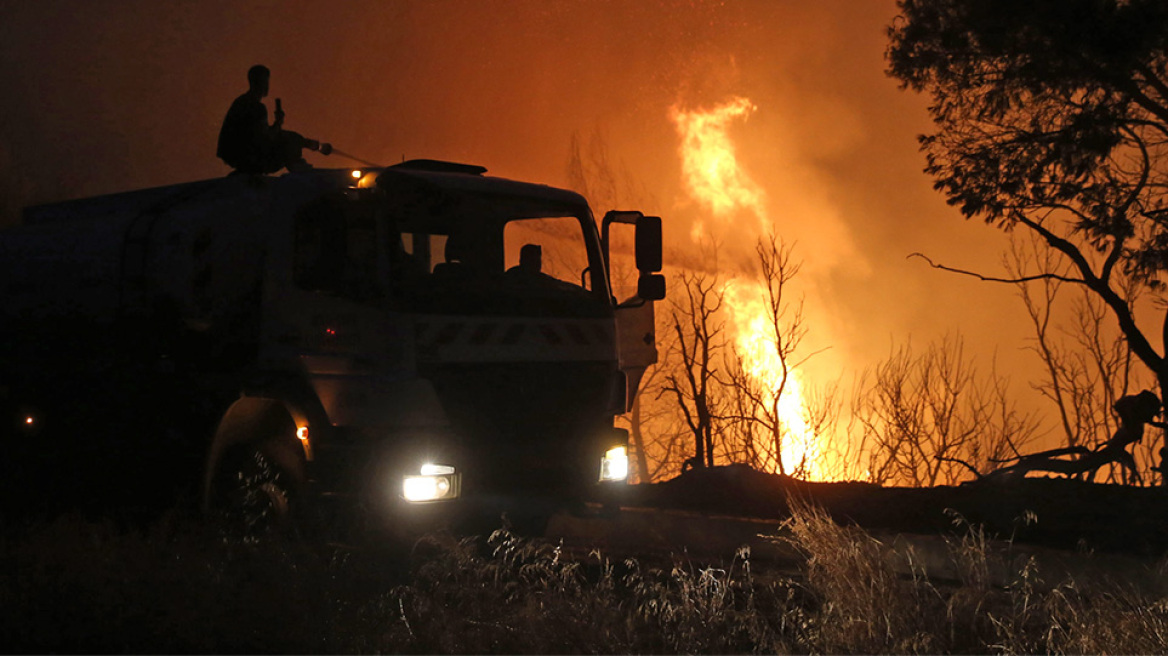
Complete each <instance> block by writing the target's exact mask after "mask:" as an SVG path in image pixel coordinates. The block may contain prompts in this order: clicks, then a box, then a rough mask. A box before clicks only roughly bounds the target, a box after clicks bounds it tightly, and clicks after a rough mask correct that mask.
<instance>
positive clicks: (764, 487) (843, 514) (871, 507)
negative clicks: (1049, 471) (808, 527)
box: [621, 465, 1168, 557]
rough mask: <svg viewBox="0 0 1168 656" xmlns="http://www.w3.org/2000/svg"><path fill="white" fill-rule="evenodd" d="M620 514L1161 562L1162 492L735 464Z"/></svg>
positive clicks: (686, 480)
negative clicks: (782, 471)
mask: <svg viewBox="0 0 1168 656" xmlns="http://www.w3.org/2000/svg"><path fill="white" fill-rule="evenodd" d="M626 492H627V494H625V495H624V497H623V498H622V500H621V505H625V506H630V507H643V508H665V509H674V510H679V511H685V512H690V513H702V514H706V515H717V516H731V517H748V518H755V519H782V518H785V517H787V516H789V514H790V508H791V506H792V505H793V504H800V503H803V504H811V505H817V506H820V507H822V508H823V509H824V510H826V511H827V512H828V513H829V514H830V515H831V516H832V517H833V518H834V519H835V520H836V521H837V522H839V523H844V524H854V525H857V526H860V527H862V528H864V529H865V530H868V531H871V532H888V533H912V534H950V533H955V532H956V533H960V532H961V531H962V530H963V526H967V525H974V526H979V527H981V528H982V529H983V530H984V531H985V532H986V534H987V535H989V536H990V537H993V538H996V539H1003V540H1012V541H1013V542H1015V543H1018V544H1029V545H1036V546H1043V547H1050V548H1056V549H1064V550H1074V551H1079V552H1085V551H1099V552H1108V553H1123V554H1130V555H1136V556H1141V557H1149V556H1150V557H1159V556H1162V555H1164V554H1165V553H1168V521H1166V520H1168V488H1159V487H1154V488H1150V487H1131V486H1123V485H1112V484H1098V483H1087V482H1084V481H1078V480H1071V479H1064V478H1021V479H1014V480H997V481H983V482H974V483H968V484H964V485H957V486H940V487H934V488H898V487H880V486H877V485H871V484H867V483H810V482H805V481H798V480H795V479H792V478H790V477H787V476H781V475H777V474H765V473H762V472H758V471H755V470H753V469H751V468H749V467H746V466H742V465H731V466H726V467H714V468H711V469H699V470H691V471H689V472H687V473H685V474H682V475H681V476H679V477H677V478H675V479H673V480H670V481H666V482H663V483H657V484H653V485H638V486H631V487H629V488H628V490H627V491H626Z"/></svg>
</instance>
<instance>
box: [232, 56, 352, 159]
mask: <svg viewBox="0 0 1168 656" xmlns="http://www.w3.org/2000/svg"><path fill="white" fill-rule="evenodd" d="M271 76H272V73H271V71H269V70H268V67H266V66H262V65H260V64H256V65H255V66H252V67H251V68H250V69H248V71H247V83H248V89H247V93H244V94H243V95H241V96H239V97H238V98H236V99H235V102H233V103H231V108H230V109H228V110H227V115H226V116H224V117H223V127H221V128H220V129H219V149H218V152H217V155H218V156H219V159H222V160H223V161H224V162H227V164H228V165H229V166H231V168H233V169H235V170H236V171H238V172H240V173H275V172H276V171H279V170H280V169H282V168H287V169H288V170H289V171H295V170H298V169H304V168H309V164H308V162H305V161H304V157H303V156H302V155H301V151H302V150H303V149H305V148H308V149H309V150H319V151H321V152H322V153H324V154H325V155H327V154H328V153H329V152H330V151H331V150H332V148H331V147H330V146H329V145H328V144H324V145H323V146H322V145H321V144H320V142H318V141H316V140H313V139H305V138H304V137H303V136H301V135H300V134H298V133H296V132H291V131H289V130H285V129H284V128H283V126H284V110H283V109H282V108H281V107H280V99H279V98H277V99H276V120H275V122H273V123H272V124H271V125H269V124H268V108H267V107H266V106H265V105H264V103H263V98H264V97H266V96H267V95H268V84H269V82H270V80H271Z"/></svg>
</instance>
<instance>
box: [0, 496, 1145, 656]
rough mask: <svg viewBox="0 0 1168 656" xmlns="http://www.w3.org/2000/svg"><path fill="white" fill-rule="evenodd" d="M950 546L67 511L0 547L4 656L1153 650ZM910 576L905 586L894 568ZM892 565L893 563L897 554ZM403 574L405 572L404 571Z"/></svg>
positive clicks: (808, 514)
mask: <svg viewBox="0 0 1168 656" xmlns="http://www.w3.org/2000/svg"><path fill="white" fill-rule="evenodd" d="M965 529H966V532H965V534H964V536H963V537H959V538H954V539H953V540H952V541H951V549H950V556H949V557H950V558H951V559H952V563H951V564H952V569H953V571H956V572H958V579H959V580H958V581H956V582H946V583H938V582H934V581H930V580H928V579H927V578H925V577H924V575H923V574H922V573H921V569H920V568H919V567H917V566H915V565H914V564H913V562H912V554H911V552H910V553H909V554H908V555H907V556H905V555H904V554H903V553H899V554H898V553H894V551H893V550H892V549H891V548H890V547H889V546H888V545H886V544H883V543H881V542H879V541H877V540H876V539H874V538H873V537H872V536H871V535H869V534H867V533H865V532H864V531H861V530H859V529H857V528H853V527H844V526H839V525H837V524H835V523H834V522H832V521H831V520H830V519H829V518H827V517H826V516H825V515H824V514H823V513H822V512H820V511H817V510H815V509H812V508H802V509H800V510H799V511H798V512H797V513H796V515H795V516H794V517H793V518H792V519H791V520H790V521H789V522H788V523H787V526H786V530H785V532H784V535H783V537H782V538H781V539H784V540H788V541H790V543H791V544H793V545H795V546H796V547H798V548H799V549H800V550H802V552H803V553H804V554H805V555H806V563H805V566H804V567H803V569H802V571H801V573H800V574H799V575H797V576H793V577H784V576H779V575H777V574H776V573H774V572H769V571H764V570H763V569H761V568H765V567H767V565H765V564H763V563H757V562H752V561H751V559H750V554H749V552H748V551H747V550H745V549H744V550H740V551H739V552H738V553H737V554H733V555H728V556H727V558H728V560H727V562H726V563H723V564H717V565H711V564H708V563H703V564H695V563H691V562H688V561H686V560H685V559H682V558H675V559H674V561H673V562H672V563H669V564H657V565H653V564H648V563H645V562H639V561H636V560H624V561H618V562H612V561H610V560H608V559H607V558H606V557H605V555H604V554H601V553H595V552H594V553H593V554H591V555H590V556H589V557H587V558H584V559H582V560H580V559H577V560H573V559H569V558H566V557H565V554H564V553H563V552H562V551H561V550H560V549H559V548H558V547H557V546H556V545H554V544H549V543H546V542H543V541H530V540H524V539H520V538H517V537H515V536H513V535H511V534H509V533H507V532H505V531H498V532H496V533H495V534H494V535H492V536H491V537H490V538H489V539H477V540H463V541H455V540H453V539H445V538H442V537H431V538H428V539H427V540H425V541H423V542H421V543H419V544H418V545H417V548H416V549H415V550H414V552H413V554H412V556H411V557H410V558H409V559H406V560H403V559H402V557H401V555H400V554H398V555H397V559H396V560H394V561H392V563H396V565H397V566H392V563H391V561H388V560H387V558H390V557H392V556H393V555H392V554H390V555H387V554H384V553H372V552H368V551H361V552H351V551H338V550H335V549H330V548H326V547H320V546H311V545H305V544H302V543H295V542H287V541H277V540H272V541H262V542H259V543H242V542H239V541H235V540H230V539H225V538H224V537H223V536H222V535H220V534H219V533H217V532H216V531H214V530H213V529H211V528H210V527H207V526H205V525H201V524H197V523H191V522H186V521H179V520H165V521H162V522H159V523H157V524H155V525H154V526H152V527H151V528H150V529H148V530H144V531H143V530H132V529H125V528H120V527H117V526H114V525H112V524H110V523H101V522H94V521H89V520H82V519H79V518H76V517H65V518H61V519H58V520H56V521H54V522H51V523H46V524H41V525H38V526H34V527H31V528H25V529H22V530H20V531H19V532H11V531H10V533H9V537H8V538H6V539H5V540H4V542H3V543H2V544H0V558H2V559H3V562H4V567H3V568H0V608H4V609H5V612H4V614H3V615H2V617H3V619H0V635H3V636H5V641H4V645H5V647H6V651H30V652H48V651H55V652H124V653H143V652H166V653H188V652H200V653H206V652H220V653H222V652H248V653H271V652H281V653H358V652H394V653H399V652H400V653H471V652H474V653H500V652H503V653H764V652H765V653H808V652H819V653H986V652H1003V653H1044V652H1049V653H1105V652H1106V653H1157V652H1159V653H1162V652H1165V651H1166V650H1168V599H1165V598H1160V597H1155V596H1150V595H1148V594H1146V593H1139V592H1136V591H1134V589H1128V588H1124V587H1121V586H1118V585H1108V586H1103V585H1100V584H1092V585H1091V586H1090V587H1085V586H1084V585H1081V584H1077V583H1076V582H1075V581H1073V580H1067V581H1062V582H1051V581H1047V582H1039V581H1037V579H1036V577H1035V575H1034V569H1033V568H1032V567H1030V566H1029V564H1028V563H1026V562H1023V563H1021V564H1020V565H1017V566H1016V567H1015V571H1012V572H1010V577H1009V583H1008V584H1006V585H1000V584H997V585H995V584H994V583H993V582H992V581H991V576H990V574H989V572H990V570H991V569H994V568H998V570H1000V569H1001V568H1002V567H1004V566H1009V564H1008V563H1006V564H1003V562H1001V561H1000V557H999V555H998V554H996V553H994V552H993V550H992V549H991V547H990V546H989V544H988V543H987V541H986V540H985V537H984V536H983V535H982V534H981V533H980V532H979V531H977V530H976V529H972V528H970V527H965ZM906 558H907V561H908V562H907V565H908V566H907V571H908V574H905V573H904V572H905V571H906V567H905V559H906ZM898 559H899V560H898ZM406 562H408V563H409V566H408V567H407V566H405V565H404V564H403V563H406Z"/></svg>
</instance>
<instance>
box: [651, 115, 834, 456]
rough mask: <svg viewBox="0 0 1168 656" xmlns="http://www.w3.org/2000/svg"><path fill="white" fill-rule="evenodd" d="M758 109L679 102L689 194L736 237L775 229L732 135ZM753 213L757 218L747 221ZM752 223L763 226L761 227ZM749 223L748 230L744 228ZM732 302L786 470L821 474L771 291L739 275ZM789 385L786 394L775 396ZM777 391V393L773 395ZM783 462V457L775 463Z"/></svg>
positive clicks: (740, 345)
mask: <svg viewBox="0 0 1168 656" xmlns="http://www.w3.org/2000/svg"><path fill="white" fill-rule="evenodd" d="M755 109H756V107H755V105H754V103H752V102H751V101H750V100H749V99H747V98H741V97H738V98H733V99H731V100H729V101H728V102H725V103H723V104H721V105H718V106H716V107H714V108H713V109H709V110H682V109H680V108H678V107H676V106H675V107H674V108H673V109H672V111H671V118H672V119H673V122H674V124H675V125H676V127H677V132H678V135H679V136H680V137H681V146H680V154H681V161H682V175H683V177H684V181H685V186H686V191H687V192H688V193H689V195H690V196H691V197H692V198H693V199H694V200H695V201H697V202H698V203H699V204H701V205H702V206H703V207H705V208H707V209H708V210H709V212H710V213H711V215H712V216H713V217H714V218H715V219H717V220H719V221H720V223H721V226H724V227H729V224H730V223H731V222H733V229H734V237H733V238H734V239H735V240H736V241H738V240H743V239H749V240H750V241H754V240H755V239H757V238H759V237H761V236H762V235H764V234H767V233H769V232H770V231H771V230H772V226H771V222H770V220H769V219H768V217H767V212H766V193H765V192H764V190H763V189H762V188H761V187H760V186H759V185H758V184H757V183H755V181H754V180H753V179H752V178H751V177H750V176H749V175H748V174H747V173H746V172H745V171H744V170H743V169H742V167H741V166H740V165H739V163H738V157H737V151H736V149H735V146H734V142H733V140H731V138H730V135H729V133H728V129H729V126H730V124H731V122H732V121H734V120H736V119H745V118H746V117H748V116H749V115H750V113H751V112H753V111H754V110H755ZM750 215H753V217H754V219H755V221H754V222H749V221H742V220H741V219H742V218H745V217H747V216H750ZM748 224H752V225H754V226H757V227H756V228H755V229H750V228H749V227H747V225H748ZM744 228H745V229H744ZM706 233H707V231H706V229H705V226H704V224H702V223H701V222H700V221H695V222H694V229H693V232H692V233H691V237H692V238H693V239H694V240H698V239H701V238H703V237H706V236H707V234H706ZM725 292H726V295H725V307H726V308H727V309H728V314H729V317H728V320H729V325H730V327H731V329H732V330H733V332H734V336H735V337H734V339H735V345H736V347H737V349H738V352H739V354H740V357H741V358H742V360H743V364H744V367H745V369H746V372H747V374H748V375H749V376H750V377H751V378H752V380H753V381H754V382H755V383H756V384H757V385H758V386H759V388H761V389H762V390H763V401H764V405H766V406H768V407H774V408H776V409H777V415H778V419H779V424H780V427H781V433H782V434H783V439H782V443H781V455H782V460H783V468H784V469H785V470H786V471H788V472H791V471H795V470H800V471H801V472H802V473H804V474H807V475H808V476H809V477H812V478H817V477H818V474H819V467H818V464H819V463H818V456H819V455H820V453H819V442H818V440H817V439H816V436H815V434H814V433H813V431H812V430H811V428H810V427H809V426H808V424H807V420H806V418H805V412H804V403H803V393H802V381H801V378H800V375H799V372H798V371H795V370H793V369H789V368H785V367H784V366H783V363H782V361H781V359H780V357H779V354H778V351H777V350H776V349H775V332H774V327H773V324H772V322H771V321H770V315H769V312H768V310H767V307H766V302H765V300H764V299H765V294H766V291H765V288H764V287H763V286H762V285H760V283H759V282H757V281H755V280H749V279H746V278H738V277H736V278H732V279H731V280H730V281H729V282H728V283H727V287H726V290H725ZM780 389H781V390H782V394H781V396H780V398H778V399H776V398H775V395H776V394H777V393H778V392H779V390H780ZM768 394H769V397H768V396H767V395H768ZM770 466H771V467H772V468H776V469H777V467H778V463H777V462H772V463H771V464H770Z"/></svg>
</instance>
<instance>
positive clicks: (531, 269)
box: [507, 244, 543, 278]
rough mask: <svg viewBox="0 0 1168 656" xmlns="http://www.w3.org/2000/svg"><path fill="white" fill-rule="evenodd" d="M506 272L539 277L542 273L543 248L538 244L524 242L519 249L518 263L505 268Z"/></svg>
mask: <svg viewBox="0 0 1168 656" xmlns="http://www.w3.org/2000/svg"><path fill="white" fill-rule="evenodd" d="M507 273H510V274H517V275H524V276H531V277H532V278H536V277H539V276H541V275H542V274H543V249H542V248H541V247H540V245H539V244H524V245H523V248H520V249H519V264H518V265H516V266H513V267H511V268H510V269H508V270H507Z"/></svg>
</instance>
